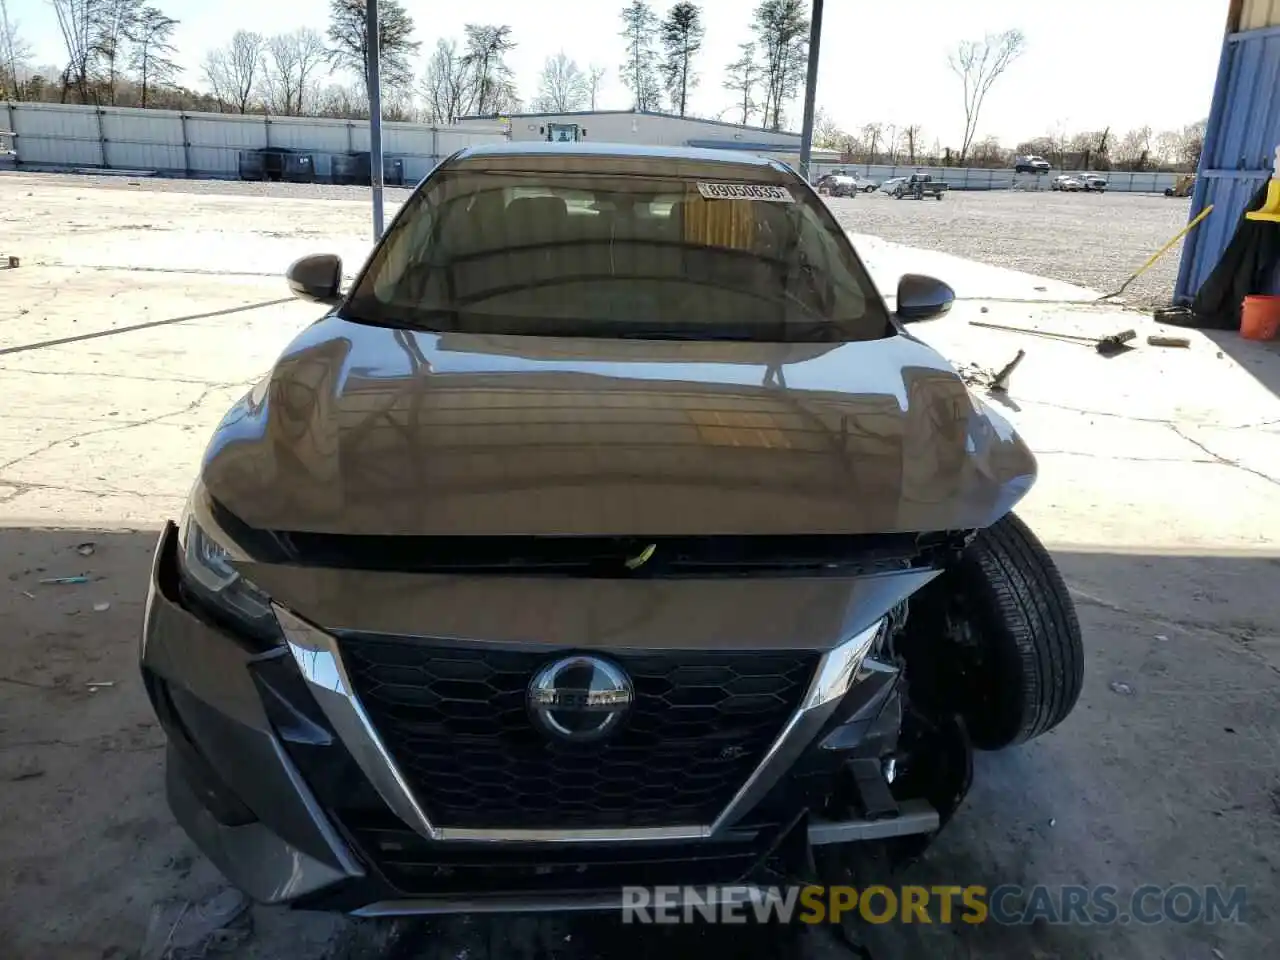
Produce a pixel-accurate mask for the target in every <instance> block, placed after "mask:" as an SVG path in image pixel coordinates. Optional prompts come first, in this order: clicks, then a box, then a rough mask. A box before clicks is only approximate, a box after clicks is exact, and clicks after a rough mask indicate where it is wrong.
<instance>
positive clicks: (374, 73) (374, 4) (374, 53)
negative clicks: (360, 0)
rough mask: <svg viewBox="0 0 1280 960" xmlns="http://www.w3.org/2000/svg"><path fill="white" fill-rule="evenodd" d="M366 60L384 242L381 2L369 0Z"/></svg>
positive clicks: (376, 214)
mask: <svg viewBox="0 0 1280 960" xmlns="http://www.w3.org/2000/svg"><path fill="white" fill-rule="evenodd" d="M365 18H366V19H365V35H366V40H365V51H366V53H365V56H366V57H367V58H368V64H369V65H368V70H369V75H368V77H366V83H367V84H368V86H369V184H370V185H371V186H372V187H373V239H374V242H375V243H376V242H377V241H378V240H380V239H381V238H382V90H381V88H380V82H381V81H380V78H379V75H378V73H379V71H378V59H379V57H380V56H381V51H380V49H379V43H378V39H379V38H378V0H365Z"/></svg>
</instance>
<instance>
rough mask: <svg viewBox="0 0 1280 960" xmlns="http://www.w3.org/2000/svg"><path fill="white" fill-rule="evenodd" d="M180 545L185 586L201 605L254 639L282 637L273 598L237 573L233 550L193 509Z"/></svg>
mask: <svg viewBox="0 0 1280 960" xmlns="http://www.w3.org/2000/svg"><path fill="white" fill-rule="evenodd" d="M179 545H180V546H181V551H180V552H179V554H178V556H179V559H180V567H181V571H182V583H183V586H185V587H186V588H187V589H188V590H190V591H191V593H192V595H193V596H194V598H195V600H196V601H197V602H198V603H199V604H200V605H201V606H203V607H205V608H207V609H208V610H209V612H210V613H211V614H212V615H213V616H214V617H216V618H221V619H223V620H225V621H227V625H228V626H230V627H233V628H237V629H239V630H241V631H243V632H245V633H248V634H249V635H250V636H252V637H253V638H254V639H257V640H262V641H266V642H272V643H273V642H275V641H277V640H278V639H279V638H280V627H279V624H278V623H277V622H276V616H275V613H274V612H272V610H271V600H270V598H269V597H267V595H266V594H265V593H263V592H262V591H261V590H259V589H258V588H257V587H256V586H254V585H253V584H252V583H250V582H249V581H248V580H246V579H245V578H244V577H243V576H241V575H240V573H239V572H237V571H236V569H235V567H233V566H232V565H231V560H232V559H233V558H234V557H235V554H234V553H233V551H232V549H231V547H229V546H228V545H226V544H224V543H221V542H219V541H218V540H217V539H216V538H215V537H213V536H211V535H210V534H209V532H208V531H207V530H205V529H204V527H202V526H200V524H199V522H197V520H196V518H195V515H194V514H193V513H192V512H191V511H190V509H188V512H187V516H186V518H185V519H184V520H183V523H182V527H181V529H180V532H179Z"/></svg>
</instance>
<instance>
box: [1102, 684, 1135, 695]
mask: <svg viewBox="0 0 1280 960" xmlns="http://www.w3.org/2000/svg"><path fill="white" fill-rule="evenodd" d="M1107 686H1109V687H1110V688H1111V690H1112V692H1113V693H1118V694H1120V695H1122V696H1125V697H1128V696H1132V695H1133V687H1131V686H1129V684H1127V683H1125V682H1124V681H1123V680H1112V681H1111V682H1110V683H1109V684H1107Z"/></svg>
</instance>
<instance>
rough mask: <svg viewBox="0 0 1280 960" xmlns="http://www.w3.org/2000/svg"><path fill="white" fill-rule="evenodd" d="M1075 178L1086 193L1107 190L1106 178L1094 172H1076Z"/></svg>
mask: <svg viewBox="0 0 1280 960" xmlns="http://www.w3.org/2000/svg"><path fill="white" fill-rule="evenodd" d="M1076 179H1077V180H1079V181H1080V183H1081V184H1082V185H1083V186H1084V190H1085V192H1086V193H1106V191H1107V178H1106V177H1100V176H1098V175H1097V174H1096V173H1081V174H1077V175H1076Z"/></svg>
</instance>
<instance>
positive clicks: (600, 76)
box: [587, 64, 609, 110]
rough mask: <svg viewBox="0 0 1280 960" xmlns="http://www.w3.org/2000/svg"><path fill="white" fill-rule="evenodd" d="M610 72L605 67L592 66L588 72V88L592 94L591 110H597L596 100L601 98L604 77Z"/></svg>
mask: <svg viewBox="0 0 1280 960" xmlns="http://www.w3.org/2000/svg"><path fill="white" fill-rule="evenodd" d="M608 72H609V71H608V70H606V69H605V68H604V67H598V66H596V65H595V64H592V65H591V69H590V70H589V71H587V86H588V88H589V90H590V92H591V109H592V110H594V109H595V108H596V100H597V99H598V98H599V96H600V88H601V86H603V85H604V75H605V74H606V73H608Z"/></svg>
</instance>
